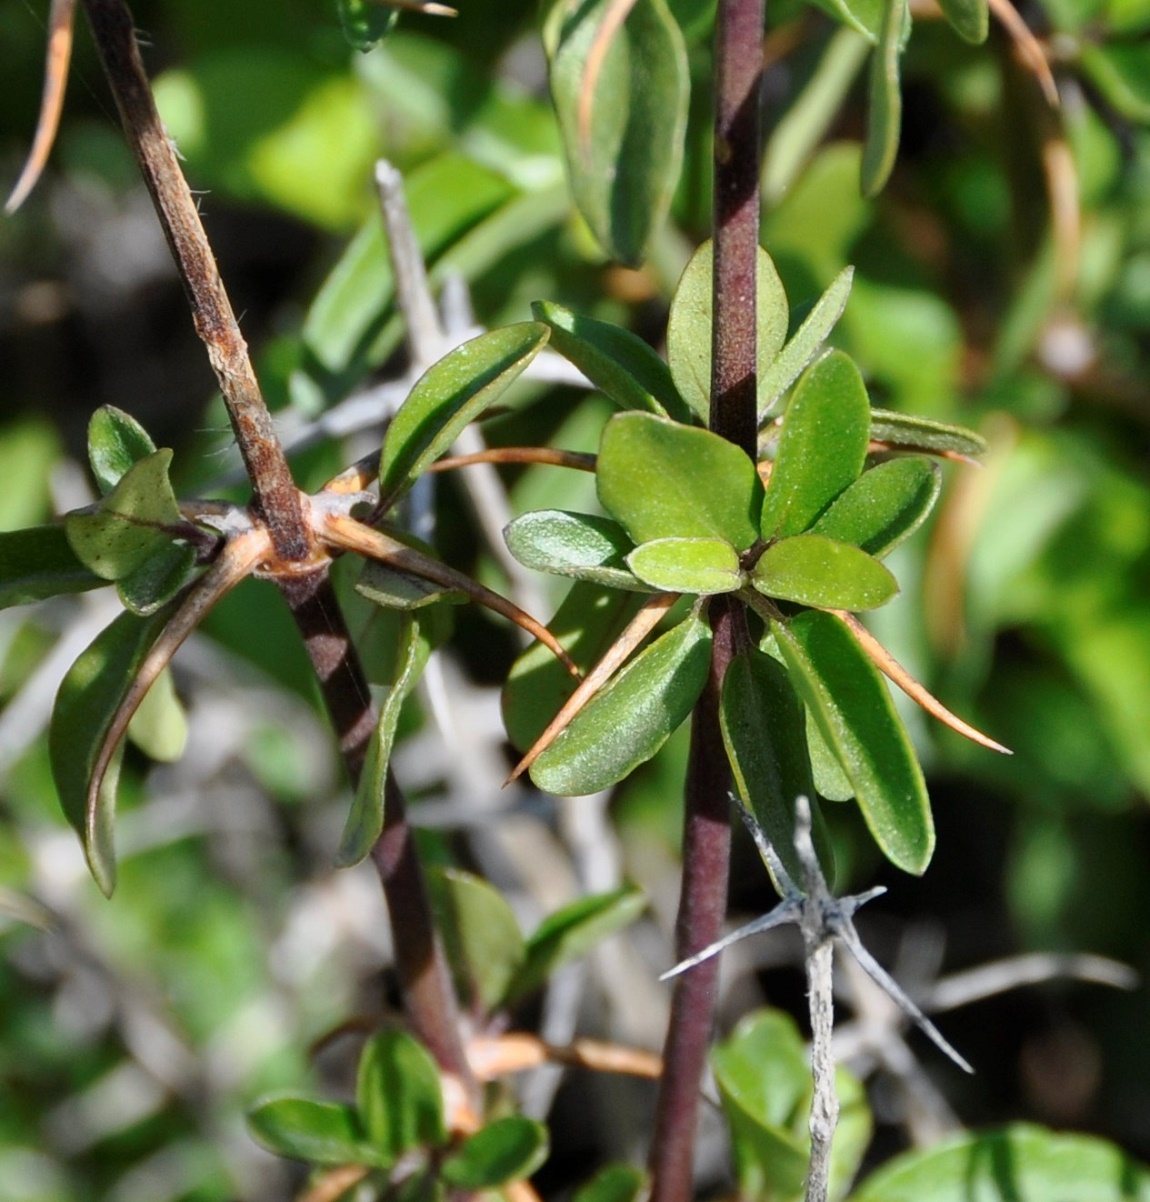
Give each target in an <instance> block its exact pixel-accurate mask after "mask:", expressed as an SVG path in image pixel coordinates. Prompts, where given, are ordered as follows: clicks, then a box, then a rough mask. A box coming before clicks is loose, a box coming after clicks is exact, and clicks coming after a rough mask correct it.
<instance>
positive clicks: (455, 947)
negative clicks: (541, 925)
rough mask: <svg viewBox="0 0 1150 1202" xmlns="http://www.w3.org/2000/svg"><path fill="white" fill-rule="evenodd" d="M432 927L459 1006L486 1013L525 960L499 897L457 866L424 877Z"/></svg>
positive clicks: (517, 934)
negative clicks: (437, 933)
mask: <svg viewBox="0 0 1150 1202" xmlns="http://www.w3.org/2000/svg"><path fill="white" fill-rule="evenodd" d="M427 884H428V890H429V892H430V894H431V905H432V908H433V910H434V912H435V918H436V925H437V926H438V928H439V930H440V931H441V932H442V933H443V945H444V950H445V951H446V953H447V960H448V963H449V964H450V965H451V971H452V974H453V976H454V977H455V985H456V989H457V991H458V993H459V996H460V998H461V999H462V1001H463V1004H464V1006H466V1007H467V1008H468V1009H469V1010H470V1009H472V1008H474V1007H478V1009H479V1011H480V1012H481V1013H483V1014H490V1013H491V1012H492V1011H494V1010H495V1009H496V1008H497V1007H498V1005H499V1003H500V1002H501V1001H502V1000H503V998H504V995H505V994H506V992H507V987H508V985H509V984H510V982H511V979H512V977H513V976H514V975H515V974H516V972H518V971H519V969H520V967H521V966H522V964H523V961H524V957H525V956H526V945H525V943H524V941H523V936H522V935H521V934H520V932H519V923H518V922H516V920H515V915H514V913H512V910H511V907H510V906H509V905H508V904H507V902H506V901H505V900H504V898H503V894H502V893H500V892H499V890H498V889H495V888H494V887H493V886H491V885H489V884H488V883H487V882H486V881H485V880H483V879H482V877H477V876H473V875H472V874H471V873H469V872H463V871H461V870H460V869H458V868H441V869H438V870H432V871H430V872H429V873H428V877H427Z"/></svg>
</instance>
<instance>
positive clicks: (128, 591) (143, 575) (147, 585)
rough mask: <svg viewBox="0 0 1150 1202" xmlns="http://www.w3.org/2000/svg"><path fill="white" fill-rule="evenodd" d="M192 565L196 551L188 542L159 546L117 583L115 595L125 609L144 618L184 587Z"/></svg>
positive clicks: (161, 544)
mask: <svg viewBox="0 0 1150 1202" xmlns="http://www.w3.org/2000/svg"><path fill="white" fill-rule="evenodd" d="M195 564H196V552H195V549H194V548H193V547H191V546H189V545H188V544H187V543H173V542H164V543H159V544H157V546H156V549H155V550H154V551H153V552H152V554H151V555H150V556H149V557H148V558H147V559H146V560H144V562H143V563H141V564H140V565H139V567H137V568H135V569H134V570H133V571H131V572H129V573H128V575H126V576H122V577H121V578H120V579H118V580H117V581H116V593H117V594H118V595H119V598H120V601H121V602H122V603H123V606H124V608H125V609H127V610H130V611H131V612H132V613H134V614H139V615H140V617H142V618H146V617H147V616H148V615H149V614H154V613H155V612H156V610H157V609H159V608H160V607H161V606H163V605H167V603H168V602H169V601H170V600H171V599H172V598H173V597H174V596H175V595H176V594H177V593H178V592H179V591H180V589H181V588H183V587H184V584H185V582H186V581H187V579H188V574H189V573H190V572H191V570H192V568H194V567H195Z"/></svg>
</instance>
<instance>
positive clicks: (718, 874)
mask: <svg viewBox="0 0 1150 1202" xmlns="http://www.w3.org/2000/svg"><path fill="white" fill-rule="evenodd" d="M763 17H764V2H763V0H719V8H718V17H717V25H716V30H715V92H716V95H715V199H714V248H715V249H714V285H713V288H714V291H713V298H714V326H713V328H714V335H713V343H712V358H711V413H710V427H711V429H712V430H713V431H714V432H715V433H717V434H721V435H722V436H723V437H724V438H727V439H729V440H730V441H731V442H733V443H735V444H736V445H738V446H740V447H742V449H743V450H744V451H746V452H747V454H748V455H750V456H751V457H752V458H755V457H756V456H755V451H756V433H757V422H756V416H757V405H756V391H757V369H758V364H757V361H756V350H757V337H756V324H757V314H756V306H755V300H756V266H757V257H758V248H759V164H760V159H761V147H760V142H759V92H760V81H761V75H762V40H763ZM743 621H744V617H743V611H742V609H741V607H740V605H739V603H738V602H737V601H733V600H731V599H727V598H723V599H718V598H717V599H716V600H715V601H714V602H712V604H711V625H712V629H713V631H714V642H713V644H712V651H711V672H710V678H709V680H708V682H707V687H706V689H705V690H704V692H703V696H702V697H701V698H700V700H699V703H698V705H697V706H696V707H695V713H694V717H693V720H692V726H691V753H690V759H689V761H688V764H687V785H686V799H685V800H686V812H685V815H684V826H683V879H682V885H681V891H680V895H679V916H678V921H677V926H676V935H677V940H678V948H677V954H678V958H679V959H680V960H684V959H686V958H687V957H689V956H692V955H694V954H695V953H696V952H698V951H700V950H701V949H702V948H704V947H706V946H707V945H708V944H709V943H712V942H714V941H715V940H717V939H718V938H719V936H720V934H721V933H722V926H723V918H724V915H725V913H726V905H727V875H728V856H729V852H730V839H731V831H730V819H729V805H728V798H727V793H728V788H729V782H730V767H729V765H728V762H727V755H726V749H725V748H724V746H723V739H722V734H721V731H720V727H719V699H720V695H721V689H722V683H723V677H724V675H725V674H726V670H727V666H728V665H729V664H730V662H731V660H732V658H733V657H734V656H735V654H736V653H737V650H738V645H739V634H738V627H739V626H740V625H741V624H742V623H743ZM718 972H719V959H718V957H715V958H713V959H712V960H709V961H706V962H704V963H703V964H701V965H699V966H698V967H697V968H694V969H692V970H691V971H690V972H687V973H684V974H683V975H682V976H681V977H680V978H678V981H677V982H676V986H675V993H674V996H673V998H672V1001H671V1018H670V1026H669V1028H668V1032H667V1041H666V1044H665V1047H664V1050H663V1063H664V1074H663V1081H662V1084H661V1088H660V1092H659V1100H658V1103H657V1109H656V1116H655V1139H654V1143H653V1145H652V1148H651V1156H650V1168H651V1176H652V1186H651V1202H686V1200H687V1199H689V1198H690V1197H691V1193H692V1175H693V1174H692V1170H693V1165H694V1139H695V1128H696V1123H697V1113H698V1101H699V1083H700V1081H701V1079H702V1074H703V1068H704V1065H705V1063H706V1057H707V1047H708V1044H709V1042H710V1037H711V1027H712V1022H713V1016H714V1009H715V1002H716V999H717V983H718Z"/></svg>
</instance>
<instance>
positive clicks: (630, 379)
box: [531, 301, 690, 421]
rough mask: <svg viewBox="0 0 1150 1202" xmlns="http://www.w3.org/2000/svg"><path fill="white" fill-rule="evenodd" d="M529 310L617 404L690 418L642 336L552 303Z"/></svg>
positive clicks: (664, 368) (564, 352)
mask: <svg viewBox="0 0 1150 1202" xmlns="http://www.w3.org/2000/svg"><path fill="white" fill-rule="evenodd" d="M531 312H532V314H533V316H534V317H535V320H536V321H541V322H543V323H544V324H545V325H547V326H549V327H550V329H551V346H552V348H553V349H554V350H556V351H558V352H559V354H561V355H562V356H563V357H564V358H565V359H567V360H569V361H570V362H571V363H573V364H574V365H575V366H576V367H577V368H579V370H580V371H581V372H582V373H583V374H584V375H585V376H586V377H587V379H589V380H590V381H591V383H592V384H594V385H595V387H596V388H598V389H599V390H600V391H601V392H603V393H605V394H606V395H607V396H609V397H610V398H611V400H613V401H614V402H615V403H616V404H617V405H620V406H621V407H622V408H624V409H640V410H647V411H648V412H650V413H659V414H662V415H663V416H664V417H673V418H675V419H676V420H677V421H690V410H689V409H688V408H687V406H686V405H685V404H684V402H683V398H682V397H681V396H679V393H678V390H677V389H676V388H675V381H674V380H673V379H672V378H671V369H670V368H669V367H668V366H667V364H666V363H664V362H663V360H662V359H661V358H660V357H659V356H658V355H657V354H656V353H655V352H654V351H653V350H652V349H651V348H650V347H649V346H648V345H647V344H646V343H645V342H644V341H643V340H642V338H640V337H638V336H637V335H636V334H632V333H631V331H630V330H625V329H623V328H622V327H621V326H617V325H612V324H611V323H610V322H606V321H596V320H595V318H593V317H587V316H585V315H583V314H582V313H572V312H571V310H570V309H565V308H564V307H563V306H562V305H556V304H552V303H551V302H550V301H536V302H535V304H533V305H532V306H531Z"/></svg>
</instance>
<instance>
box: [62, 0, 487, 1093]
mask: <svg viewBox="0 0 1150 1202" xmlns="http://www.w3.org/2000/svg"><path fill="white" fill-rule="evenodd" d="M84 6H85V10H86V12H87V14H88V20H89V22H90V24H91V26H92V33H93V36H94V38H95V41H96V45H97V48H98V49H99V52H100V56H101V58H102V59H103V62H104V69H105V72H106V73H107V76H108V81H109V83H110V84H111V88H112V93H113V95H114V96H115V99H116V105H117V107H118V109H119V111H120V117H121V119H122V121H123V124H124V131H125V134H126V136H127V138H128V142H129V143H130V145H131V147H132V149H133V151H134V152H135V155H136V159H137V161H138V163H139V165H140V170H141V172H142V173H143V176H144V182H145V183H146V184H147V187H148V191H149V192H150V193H151V195H152V200H153V203H154V204H155V208H156V212H157V214H158V216H159V218H160V223H161V225H162V226H163V228H164V233H165V235H166V237H167V239H168V244H169V246H170V247H171V250H172V255H173V257H174V259H175V261H176V267H177V269H178V270H179V274H180V278H181V280H182V281H183V284H184V289H185V291H186V292H187V296H188V302H189V304H190V306H191V310H192V318H193V321H194V323H195V327H196V332H197V333H198V334H199V336H200V338H201V339H202V340H203V342H204V344H205V346H206V347H207V351H208V358H209V359H210V361H211V364H212V367H213V368H214V369H215V372H216V376H217V378H218V379H219V383H220V389H221V391H222V392H223V397H224V403H225V404H226V405H227V409H228V415H229V417H230V419H231V423H232V428H233V430H234V431H235V435H236V441H237V443H238V444H239V448H240V453H241V455H242V456H243V459H244V464H245V466H246V468H247V472H248V476H249V478H250V480H251V483H252V488H253V491H254V493H255V501H254V508H255V509H257V510H258V511H259V513H260V516H261V517H262V519H263V521H264V523H265V524H266V526H267V528H268V533H269V535H270V537H271V540H272V546H273V548H274V550H275V553H276V556H277V557H278V560H279V562H280V564H281V565H291V564H300V563H301V561H307V560H309V559H311V558H313V556H314V551H315V543H316V540H315V536H314V534H313V532H312V529H311V527H310V525H309V524H308V522H307V521H306V519H305V515H304V510H303V506H302V504H301V495H300V492H299V490H298V489H297V488H296V486H295V482H294V481H293V479H292V476H291V471H290V469H289V468H288V464H287V460H286V458H285V456H284V452H283V447H282V446H281V444H280V442H279V439H278V437H277V436H276V433H275V429H274V427H273V425H272V420H271V414H270V413H269V412H268V409H267V406H266V404H265V403H264V399H263V395H262V393H261V391H260V387H259V383H258V381H257V380H256V375H255V370H254V369H253V367H252V363H251V359H250V357H249V355H248V349H247V344H246V342H245V341H244V339H243V336H242V334H241V333H240V329H239V324H238V323H237V321H236V318H235V314H234V312H233V310H232V306H231V302H230V301H229V299H228V295H227V291H226V289H225V288H224V284H223V281H222V279H221V278H220V274H219V270H218V268H217V266H216V261H215V256H214V255H213V253H212V249H211V246H210V244H209V242H208V238H207V235H206V234H205V232H204V228H203V226H202V224H201V223H200V218H199V213H198V211H197V209H196V204H195V201H194V199H193V198H192V194H191V191H190V190H189V188H188V185H187V181H186V180H185V179H184V175H183V172H182V171H181V170H180V166H179V163H178V161H177V159H176V155H175V151H174V149H173V147H172V144H171V142H170V141H169V139H168V135H167V133H166V132H165V130H164V127H163V124H162V122H161V121H160V117H159V113H158V112H157V111H156V105H155V100H154V99H153V96H152V90H151V87H150V85H149V83H148V78H147V75H146V73H145V71H144V66H143V63H142V62H141V61H140V55H139V51H138V49H137V47H136V35H135V26H134V23H133V20H132V14H131V12H130V11H129V9H128V6H127V4H126V3H125V0H84ZM329 566H330V561H329V560H327V559H326V558H323V559H321V558H316V559H315V567H314V569H313V570H310V571H309V570H302V571H300V570H297V571H294V572H293V571H284V572H282V573H281V574H279V575H278V576H276V583H277V585H278V587H279V589H280V592H281V593H282V594H283V596H284V598H285V600H286V601H287V604H288V606H289V607H290V608H291V611H292V615H293V617H294V618H295V622H296V625H297V626H298V628H299V631H300V634H301V635H302V637H303V639H304V643H305V646H306V647H307V652H308V655H309V657H310V659H311V662H312V666H313V668H314V670H315V673H316V676H317V678H318V680H319V684H320V688H321V690H322V692H323V698H324V702H325V704H326V706H327V710H328V713H329V714H330V716H331V720H332V724H333V725H334V727H335V730H336V734H337V737H338V739H339V747H340V753H341V755H342V757H343V761H344V764H345V765H346V767H347V772H348V775H349V776H350V777H351V779H352V781H353V782H357V781H358V779H359V774H360V771H361V769H362V767H363V761H364V756H365V753H366V749H367V744H368V740H369V739H370V737H371V732H372V730H373V728H374V726H375V720H376V719H375V713H374V710H373V707H372V704H371V695H370V693H369V691H368V687H367V680H366V677H365V676H364V672H363V668H362V665H361V664H360V661H359V657H358V655H357V654H356V651H355V647H354V646H353V644H352V642H351V639H350V636H349V634H348V631H347V627H346V624H345V622H344V617H343V613H342V612H341V610H340V607H339V603H338V600H337V598H336V595H335V591H334V589H333V588H332V585H331V581H330V579H329V576H328V569H329ZM372 859H373V861H374V862H375V864H376V867H377V869H378V871H379V874H380V880H381V882H382V885H383V891H384V895H385V897H386V899H387V904H388V910H389V911H390V913H391V916H392V928H393V933H394V942H395V949H396V953H395V954H396V962H397V965H398V969H399V977H400V984H401V988H402V991H403V996H404V1002H405V1005H406V1007H407V1011H408V1014H409V1016H410V1019H411V1023H412V1026H413V1028H414V1030H415V1032H416V1034H417V1035H418V1036H419V1037H420V1038H421V1039H422V1040H423V1041H424V1042H425V1043H426V1044H427V1046H428V1048H429V1049H430V1050H431V1052H432V1053H433V1054H434V1055H435V1057H436V1059H437V1060H438V1062H439V1064H440V1065H441V1067H442V1068H443V1069H445V1070H446V1071H447V1072H450V1073H453V1074H455V1075H456V1076H457V1077H459V1078H461V1079H462V1080H463V1081H464V1082H465V1083H468V1084H470V1083H471V1081H472V1078H471V1073H470V1070H469V1068H468V1065H467V1060H466V1056H465V1054H464V1051H463V1047H462V1044H461V1042H460V1034H459V1021H458V1018H459V1015H458V1007H457V1004H456V999H455V992H454V990H453V988H452V985H451V980H450V977H449V975H448V972H447V967H446V962H445V959H444V956H443V950H442V946H441V944H440V942H439V940H438V938H437V935H436V932H435V924H434V919H433V917H432V912H431V904H430V900H429V898H428V894H427V889H426V883H425V881H424V878H423V873H422V870H421V868H420V865H419V861H418V859H417V857H416V855H415V847H414V839H413V835H412V831H411V827H410V825H409V824H408V822H407V817H406V806H405V803H404V797H403V794H402V792H401V791H400V789H399V787H398V785H397V784H396V783H395V781H394V780H392V779H391V778H389V779H388V783H387V817H386V821H385V825H384V830H383V834H382V835H381V836H380V839H379V843H378V845H377V846H376V848H375V849H374V850H373V852H372Z"/></svg>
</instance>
